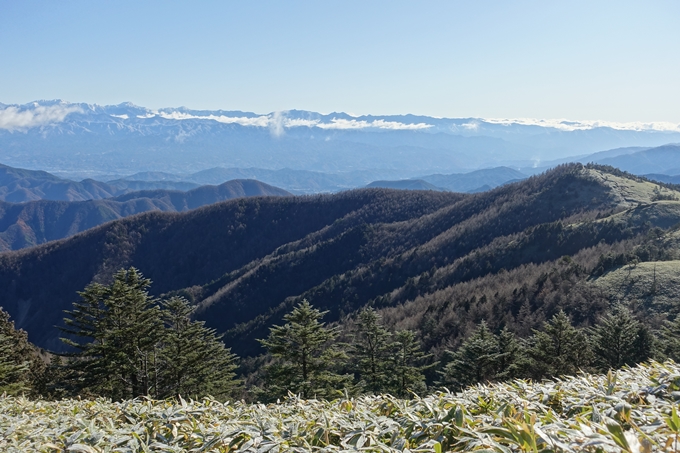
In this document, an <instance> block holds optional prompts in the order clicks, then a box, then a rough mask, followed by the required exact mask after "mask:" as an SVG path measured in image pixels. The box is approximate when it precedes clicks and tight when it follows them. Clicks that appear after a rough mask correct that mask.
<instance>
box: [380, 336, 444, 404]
mask: <svg viewBox="0 0 680 453" xmlns="http://www.w3.org/2000/svg"><path fill="white" fill-rule="evenodd" d="M394 339H395V342H394V348H395V349H394V352H393V362H392V363H393V365H392V382H391V385H390V388H391V390H392V392H393V393H394V394H395V395H396V396H400V397H406V396H409V394H410V392H413V393H416V394H420V393H422V392H424V391H425V390H426V388H427V386H426V385H425V375H424V374H423V372H424V371H425V370H427V369H428V368H431V367H433V366H434V364H429V365H426V364H424V362H426V361H427V360H428V359H429V358H430V357H432V355H431V354H425V353H424V352H423V351H422V349H421V347H420V343H419V342H418V339H417V338H416V336H415V333H413V332H412V331H410V330H400V331H398V332H397V333H396V334H395V335H394Z"/></svg>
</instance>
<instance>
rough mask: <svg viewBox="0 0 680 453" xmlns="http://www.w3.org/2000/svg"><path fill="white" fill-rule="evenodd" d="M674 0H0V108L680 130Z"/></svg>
mask: <svg viewBox="0 0 680 453" xmlns="http://www.w3.org/2000/svg"><path fill="white" fill-rule="evenodd" d="M679 19H680V2H678V1H673V0H668V1H645V2H642V1H638V2H627V1H597V2H594V1H569V2H566V1H563V2H557V1H549V2H546V1H509V0H508V1H504V2H501V1H468V2H459V1H441V2H440V1H413V2H402V1H394V0H392V1H384V2H383V1H365V0H364V1H356V2H355V1H347V0H344V1H321V2H319V1H315V2H297V1H247V2H227V1H214V2H209V1H195V2H194V1H192V2H188V1H187V2H173V1H144V2H138V1H115V2H114V1H110V2H104V1H64V2H54V1H30V0H28V1H24V0H22V1H14V0H12V1H7V0H0V68H2V69H1V70H0V102H3V103H25V102H29V101H32V100H35V99H56V98H60V99H65V100H68V101H73V102H88V103H98V104H117V103H120V102H123V101H131V102H134V103H135V104H139V105H143V106H146V107H151V108H159V107H166V106H173V107H176V106H180V105H185V106H187V107H190V108H195V109H219V108H221V109H229V110H248V111H255V112H259V113H266V112H271V111H277V110H288V109H305V110H314V111H320V112H323V113H328V112H332V111H346V112H350V113H355V114H366V113H373V114H398V113H416V114H424V115H433V116H447V117H489V118H519V117H531V118H569V119H575V120H588V119H600V120H608V121H670V122H675V123H680V107H679V106H680V87H679V83H680V27H679V26H678V20H679Z"/></svg>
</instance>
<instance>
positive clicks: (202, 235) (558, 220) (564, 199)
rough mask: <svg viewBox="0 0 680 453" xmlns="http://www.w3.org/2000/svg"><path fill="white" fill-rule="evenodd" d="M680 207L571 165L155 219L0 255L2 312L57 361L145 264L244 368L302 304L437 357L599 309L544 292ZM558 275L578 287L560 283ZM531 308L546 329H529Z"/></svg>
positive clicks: (244, 203) (242, 202) (163, 290)
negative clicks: (73, 330)
mask: <svg viewBox="0 0 680 453" xmlns="http://www.w3.org/2000/svg"><path fill="white" fill-rule="evenodd" d="M660 193H662V195H663V197H661V198H662V199H659V194H660ZM676 195H680V194H679V193H677V192H674V191H672V190H671V189H668V188H661V187H659V186H657V185H655V184H652V183H650V182H648V181H645V180H642V179H639V178H630V177H628V176H626V175H621V174H614V173H610V172H607V169H605V168H597V167H583V166H581V165H568V166H561V167H558V168H556V169H555V170H552V171H550V172H547V173H545V174H543V175H540V176H537V177H531V178H529V179H527V180H524V181H522V182H518V183H514V184H509V185H505V186H502V187H499V188H496V189H494V190H491V191H489V192H485V193H479V194H473V195H471V194H467V195H466V194H459V193H449V192H434V191H394V190H387V189H364V190H355V191H349V192H343V193H339V194H336V195H324V196H307V197H285V198H243V199H239V200H233V201H228V202H224V203H220V204H216V205H212V206H208V207H204V208H201V209H197V210H194V211H191V212H188V213H184V214H178V213H148V214H142V215H139V216H135V217H132V218H128V219H122V220H118V221H115V222H111V223H108V224H106V225H102V226H100V227H97V228H95V229H93V230H90V231H87V232H85V233H81V234H78V235H76V236H74V237H73V238H71V239H68V240H65V241H60V242H53V243H49V244H45V245H43V246H40V247H36V248H34V249H30V250H26V251H20V252H12V253H4V254H1V255H0V300H2V301H3V305H5V309H6V310H7V311H9V312H10V314H11V315H12V317H13V319H15V322H16V325H17V326H18V327H21V328H24V329H25V330H27V331H28V333H29V336H30V338H31V340H32V341H34V342H35V343H36V344H38V345H40V346H42V347H47V348H53V349H58V348H61V344H60V342H59V341H58V335H59V334H58V331H57V329H56V328H54V327H53V326H54V325H55V324H59V323H60V321H61V318H62V317H63V316H62V310H64V309H67V308H69V307H70V304H71V302H72V301H73V300H74V299H75V298H76V297H77V296H76V294H75V292H76V291H77V290H80V289H82V288H83V287H84V286H85V285H86V284H88V283H89V282H90V281H92V280H94V281H100V282H106V281H108V279H109V278H110V277H111V275H112V274H113V272H115V271H116V270H117V269H119V268H121V267H125V266H131V265H133V266H135V267H138V268H139V269H140V270H141V271H142V272H143V273H144V274H145V275H146V276H148V277H149V278H151V279H152V280H153V282H154V284H153V286H152V291H153V293H154V294H157V295H160V294H168V293H172V294H181V295H184V296H186V297H188V298H189V299H190V300H191V301H192V302H194V303H195V304H197V305H198V311H197V317H198V318H199V319H203V320H205V321H206V323H207V325H208V326H210V327H213V328H215V329H217V330H218V331H219V332H223V333H225V334H226V335H225V341H226V342H227V343H228V345H229V346H231V347H233V348H234V351H235V352H237V353H239V354H243V355H252V354H258V353H259V352H261V349H260V347H259V345H258V344H257V343H256V342H255V339H256V338H263V337H264V336H266V335H267V333H268V328H269V327H270V326H271V325H272V324H274V323H278V322H280V321H281V319H282V316H283V314H284V313H285V312H287V311H288V310H289V309H290V307H291V306H293V305H294V304H295V303H296V302H298V301H300V300H301V299H302V298H307V299H309V300H310V301H311V302H312V303H313V304H314V305H315V306H318V307H319V308H321V309H327V310H329V311H330V313H329V315H328V317H327V318H326V319H327V320H328V321H333V320H341V319H345V318H344V317H345V315H348V314H351V313H353V312H354V311H355V310H357V309H358V308H361V307H363V306H366V305H367V304H368V305H372V306H374V307H376V308H379V309H380V310H381V311H382V312H383V313H384V316H385V320H386V321H387V322H388V323H389V325H390V326H396V327H400V328H409V329H414V330H416V331H418V332H419V335H420V338H421V340H422V341H423V343H424V345H425V346H426V347H427V348H429V349H431V350H433V351H436V350H438V348H439V349H441V348H442V347H445V346H446V345H450V344H452V342H455V341H457V339H458V338H460V336H461V335H463V334H464V333H465V332H466V331H468V329H469V325H470V323H474V322H478V321H479V320H481V319H488V320H489V323H490V325H493V327H494V328H496V327H498V325H499V323H501V324H502V323H505V324H507V325H511V326H514V327H516V330H518V331H519V330H520V328H524V329H531V328H532V327H535V323H538V322H540V321H541V319H544V318H542V316H545V315H548V314H549V313H550V311H551V310H555V309H557V308H556V307H559V306H560V304H562V305H563V306H565V307H567V308H569V309H573V310H576V311H574V313H577V314H578V313H581V312H578V311H577V308H578V307H590V308H588V310H591V308H592V307H593V306H589V305H587V302H583V304H582V305H578V304H581V302H579V301H581V299H579V298H578V297H576V296H574V297H572V298H568V299H564V296H563V295H562V293H559V295H555V294H554V293H546V291H547V289H546V288H547V287H546V285H547V284H550V285H556V286H555V287H557V288H562V286H560V285H563V283H560V282H561V281H562V280H560V279H559V278H565V279H567V280H568V279H580V280H579V281H585V280H584V279H586V278H588V275H589V272H590V271H588V270H586V269H587V268H588V266H591V267H593V266H595V265H597V263H598V261H597V256H598V255H599V254H607V253H614V252H617V251H618V250H620V249H621V247H622V246H621V245H620V244H623V243H624V242H625V241H638V242H637V243H639V241H641V240H642V239H641V238H644V237H646V236H645V235H648V234H649V233H650V231H652V230H653V229H654V228H655V227H658V228H666V227H668V225H673V224H674V223H677V222H678V221H680V210H679V209H676V208H677V206H675V204H676V203H680V202H677V201H674V200H672V198H673V197H675V196H676ZM641 209H642V210H644V212H643V211H640V210H641ZM659 231H662V230H659ZM617 247H618V248H617ZM617 253H618V252H617ZM566 255H571V256H574V260H573V261H570V258H563V257H564V256H566ZM583 256H586V258H583ZM593 256H594V257H595V258H594V264H592V262H593V258H592V257H593ZM579 263H585V264H579ZM588 263H591V264H588ZM553 268H555V269H557V270H558V271H559V272H562V270H564V272H563V274H564V275H566V277H559V278H557V277H551V276H550V275H552V274H550V272H551V271H550V269H553ZM544 274H545V276H543V275H544ZM559 275H562V274H559ZM524 286H526V288H525V289H522V288H523V287H524ZM567 287H568V286H567ZM534 288H537V289H536V290H535V291H534ZM529 294H534V295H533V296H531V297H532V298H529V296H528V295H529ZM546 294H550V298H549V299H546V297H547V296H545V295H546ZM574 294H581V293H578V292H575V293H574ZM541 295H542V296H541ZM482 296H483V297H482ZM473 297H474V300H473V299H472V298H473ZM541 297H543V298H541ZM527 298H529V299H527ZM525 300H528V301H529V302H527V303H530V306H529V307H528V308H526V310H525V311H527V312H528V313H531V314H532V316H533V318H531V319H532V320H533V321H532V322H533V323H534V324H531V323H529V324H527V325H524V324H521V323H519V321H516V320H515V316H518V313H519V311H520V308H521V307H522V306H523V303H524V302H523V301H525ZM583 300H584V301H585V300H586V299H583ZM593 300H594V301H595V302H598V301H600V299H597V298H595V299H593ZM492 301H493V303H492ZM503 301H505V302H503ZM560 301H561V302H560ZM595 302H594V303H595ZM598 303H599V302H598ZM532 304H533V305H532ZM574 304H577V305H574ZM601 306H603V305H597V304H595V306H594V307H595V308H592V310H591V311H587V313H588V314H587V315H586V314H583V313H585V312H583V313H581V315H579V316H581V317H580V318H578V320H579V322H586V321H584V319H585V320H587V319H589V318H588V316H595V315H596V314H597V311H596V310H595V309H596V308H597V307H601ZM542 307H547V308H545V311H542V310H543V308H542ZM574 307H576V308H574ZM523 310H524V309H523ZM583 310H586V309H585V308H582V311H583ZM593 310H595V311H593ZM593 313H594V314H593ZM518 319H519V318H518ZM527 319H528V318H527ZM513 323H515V324H516V325H515V324H513ZM522 326H523V327H522Z"/></svg>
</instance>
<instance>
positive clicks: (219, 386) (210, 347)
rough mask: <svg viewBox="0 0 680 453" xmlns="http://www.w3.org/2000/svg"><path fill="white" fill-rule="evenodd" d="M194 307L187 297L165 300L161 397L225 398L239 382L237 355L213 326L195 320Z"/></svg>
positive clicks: (161, 358) (161, 351)
mask: <svg viewBox="0 0 680 453" xmlns="http://www.w3.org/2000/svg"><path fill="white" fill-rule="evenodd" d="M193 311H194V309H193V308H192V307H191V306H190V305H189V302H187V300H186V299H184V298H181V297H172V298H170V299H169V300H167V301H163V303H162V317H163V321H164V323H165V326H166V330H165V333H164V336H163V342H162V349H161V350H160V354H159V355H160V357H158V363H159V366H158V371H157V373H156V375H157V376H159V381H160V383H159V385H158V386H159V392H158V393H159V396H160V397H162V398H165V397H170V396H178V395H180V396H183V397H185V398H187V397H189V398H194V399H195V398H200V397H202V396H205V395H211V396H213V397H216V398H221V399H224V398H226V397H228V396H230V395H232V394H233V392H234V390H235V388H236V387H237V386H238V384H239V382H238V381H237V380H236V379H235V377H236V373H235V370H236V363H235V362H236V356H235V355H234V354H232V353H231V351H230V350H229V349H227V348H226V347H225V346H224V343H222V342H221V341H220V338H219V336H217V335H216V333H215V330H214V329H208V328H207V327H205V326H204V324H205V323H204V322H202V321H193V320H192V319H191V315H192V313H193Z"/></svg>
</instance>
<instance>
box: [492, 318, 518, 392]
mask: <svg viewBox="0 0 680 453" xmlns="http://www.w3.org/2000/svg"><path fill="white" fill-rule="evenodd" d="M524 360H525V358H524V353H523V349H522V345H521V344H520V342H519V341H518V340H517V337H516V336H515V334H514V333H512V332H511V331H510V330H509V329H508V328H507V327H503V330H501V333H500V334H498V358H497V362H496V369H497V370H496V376H495V379H496V380H505V379H514V378H516V377H519V375H520V373H521V369H522V366H523V362H524Z"/></svg>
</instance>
